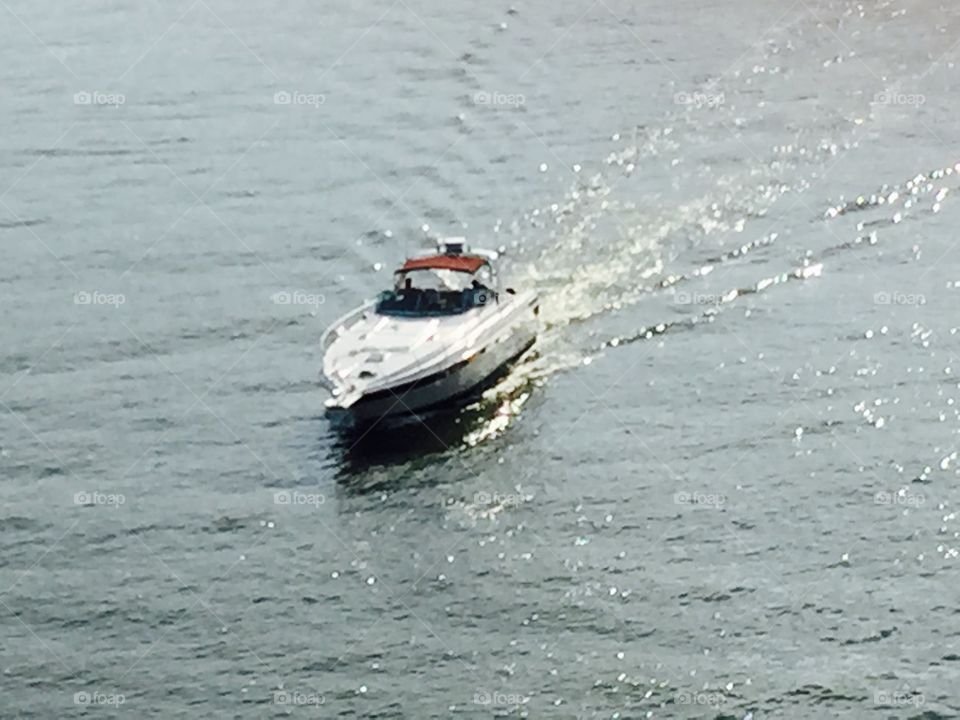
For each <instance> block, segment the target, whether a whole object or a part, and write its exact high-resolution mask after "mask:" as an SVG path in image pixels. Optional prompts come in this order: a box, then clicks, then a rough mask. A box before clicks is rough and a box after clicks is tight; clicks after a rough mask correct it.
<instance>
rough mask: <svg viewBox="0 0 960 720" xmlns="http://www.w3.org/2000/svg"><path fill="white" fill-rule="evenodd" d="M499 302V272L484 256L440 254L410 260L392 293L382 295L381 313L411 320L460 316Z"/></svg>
mask: <svg viewBox="0 0 960 720" xmlns="http://www.w3.org/2000/svg"><path fill="white" fill-rule="evenodd" d="M490 302H497V278H496V271H495V270H494V268H493V266H492V265H491V264H490V259H489V258H486V257H483V256H482V255H472V254H460V253H451V252H444V253H437V254H434V255H424V256H421V257H415V258H411V259H409V260H407V261H406V262H405V263H404V264H403V265H401V266H400V267H399V268H398V269H397V270H396V271H395V272H394V286H393V289H392V290H386V291H384V292H382V293H380V297H379V298H378V299H377V313H379V314H381V315H401V316H408V317H430V316H435V315H456V314H459V313H462V312H466V311H467V310H471V309H473V308H476V307H482V306H484V305H486V304H488V303H490Z"/></svg>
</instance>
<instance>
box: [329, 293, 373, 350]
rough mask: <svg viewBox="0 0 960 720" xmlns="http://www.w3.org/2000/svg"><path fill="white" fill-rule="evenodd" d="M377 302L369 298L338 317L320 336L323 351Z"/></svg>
mask: <svg viewBox="0 0 960 720" xmlns="http://www.w3.org/2000/svg"><path fill="white" fill-rule="evenodd" d="M375 304H376V303H375V302H374V301H373V300H369V301H367V302H365V303H364V304H363V305H361V306H360V307H358V308H354V309H353V310H351V311H350V312H348V313H346V314H345V315H343V316H342V317H340V318H338V319H337V320H336V321H335V322H334V323H333V324H331V325H330V327H329V328H327V330H326V332H324V333H323V335H322V336H321V337H320V350H321V352H326V351H327V348H329V347H330V344H331V343H332V342H333V341H334V340H336V338H337V336H339V335H340V333H341V332H342V331H343V330H346V329H347V328H349V327H350V326H351V325H353V324H354V323H356V322H357V320H359V319H360V318H361V317H363V314H364V313H366V312H367V311H368V310H370V309H371V308H373V306H374V305H375Z"/></svg>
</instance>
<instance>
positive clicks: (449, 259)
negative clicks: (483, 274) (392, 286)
mask: <svg viewBox="0 0 960 720" xmlns="http://www.w3.org/2000/svg"><path fill="white" fill-rule="evenodd" d="M486 264H487V259H486V258H483V257H479V256H477V255H427V256H426V257H418V258H411V259H409V260H407V261H406V262H405V263H404V264H403V266H402V267H401V268H400V269H399V270H397V272H398V273H401V272H407V271H408V270H454V271H456V272H464V273H475V272H476V271H477V270H479V269H480V268H482V267H483V266H484V265H486Z"/></svg>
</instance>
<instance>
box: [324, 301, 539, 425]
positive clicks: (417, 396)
mask: <svg viewBox="0 0 960 720" xmlns="http://www.w3.org/2000/svg"><path fill="white" fill-rule="evenodd" d="M538 312H539V307H538V300H537V298H536V295H535V294H533V293H525V294H523V295H522V296H514V297H511V298H510V300H509V301H507V302H504V303H503V306H502V307H501V308H498V309H497V310H496V311H495V314H496V315H497V316H500V317H492V318H491V319H492V320H493V321H494V322H492V323H486V322H485V323H484V325H488V324H489V325H491V326H492V328H493V329H492V330H491V331H490V332H485V333H483V336H482V337H480V338H478V340H477V342H476V343H475V344H472V346H470V347H467V348H466V349H460V351H458V352H457V353H456V354H451V355H450V356H449V358H448V359H447V360H446V361H441V362H440V363H439V364H434V365H433V367H431V368H430V369H429V370H425V371H424V372H423V373H422V374H419V375H417V376H415V377H413V378H412V379H411V378H405V379H404V381H403V382H398V383H396V384H394V385H390V386H387V387H383V386H381V387H376V386H374V387H372V388H370V389H369V390H366V391H364V390H362V389H361V390H356V389H355V390H353V391H352V392H351V391H350V390H347V391H346V392H344V391H340V392H339V393H337V394H335V395H334V397H331V398H330V399H329V400H328V401H327V403H326V413H327V416H328V418H330V420H331V421H332V422H333V423H334V425H336V426H338V427H346V428H349V427H356V426H365V425H371V424H375V423H377V422H379V421H381V420H384V419H387V418H391V417H393V416H400V415H410V414H417V413H420V412H424V411H427V410H432V409H435V408H438V407H442V406H447V405H453V404H456V402H457V401H458V400H462V399H464V398H468V397H470V396H472V395H475V394H476V393H477V392H478V391H479V390H481V389H482V388H483V387H484V386H485V385H487V384H488V383H489V382H490V381H491V380H492V379H493V378H495V377H496V376H497V375H498V374H499V373H500V372H501V371H502V370H503V369H504V368H505V367H506V366H508V365H509V364H510V363H511V362H513V361H514V360H516V359H517V358H519V357H520V356H521V355H522V354H523V353H524V352H525V351H526V350H527V349H528V348H530V346H531V345H532V344H533V343H534V341H535V339H536V333H537V324H538V323H537V317H536V316H537V314H538Z"/></svg>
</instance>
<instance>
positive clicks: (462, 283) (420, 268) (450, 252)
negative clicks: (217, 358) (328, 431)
mask: <svg viewBox="0 0 960 720" xmlns="http://www.w3.org/2000/svg"><path fill="white" fill-rule="evenodd" d="M499 259H500V254H499V253H497V252H493V251H489V250H479V249H476V250H471V249H470V248H469V247H468V246H467V243H466V241H465V240H464V239H463V238H448V239H446V240H441V241H440V242H439V243H438V245H437V248H436V249H435V250H432V251H429V252H425V253H421V254H419V255H415V256H413V257H410V258H408V259H407V260H406V261H405V262H404V263H403V264H402V265H401V266H400V267H399V268H398V269H397V270H396V271H395V272H394V273H393V280H394V283H393V287H392V288H391V289H389V290H385V291H383V292H381V293H380V295H379V296H378V297H377V298H376V299H374V300H371V301H369V302H366V303H364V304H363V305H361V306H360V307H358V308H356V309H355V310H352V311H351V312H349V313H347V314H346V315H344V316H343V317H341V318H340V319H338V320H337V321H336V322H334V323H333V325H331V326H330V328H329V329H328V330H327V331H326V332H325V333H324V335H323V337H322V339H321V349H322V352H323V371H322V382H323V384H324V385H325V386H326V387H327V388H328V389H329V390H330V393H331V396H330V398H329V399H328V400H327V401H326V414H327V416H328V417H329V418H330V419H331V421H333V423H334V424H335V425H337V426H340V427H357V426H363V425H370V424H374V423H377V422H379V421H380V420H382V419H387V418H391V417H393V416H397V415H416V414H418V413H423V412H425V411H429V410H432V409H435V408H440V407H443V406H449V405H455V404H456V403H458V401H463V400H464V399H467V398H470V397H472V396H474V395H476V394H477V393H478V391H480V390H482V389H483V388H484V387H486V386H487V385H488V384H489V383H490V382H491V381H492V380H493V379H494V378H495V377H497V376H498V375H499V374H501V373H502V372H503V371H504V370H506V369H507V368H508V367H509V366H510V364H511V363H513V362H514V361H516V360H517V359H518V358H519V357H520V356H522V355H523V354H524V353H525V352H526V351H527V350H528V349H529V348H530V347H531V346H532V345H533V343H534V341H535V340H536V336H537V327H538V318H537V315H538V314H539V311H540V307H539V301H538V299H537V294H536V292H534V291H533V290H524V291H522V292H517V291H515V290H514V289H512V288H504V289H502V290H501V287H500V275H499V271H498V270H499V268H498V261H499Z"/></svg>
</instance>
